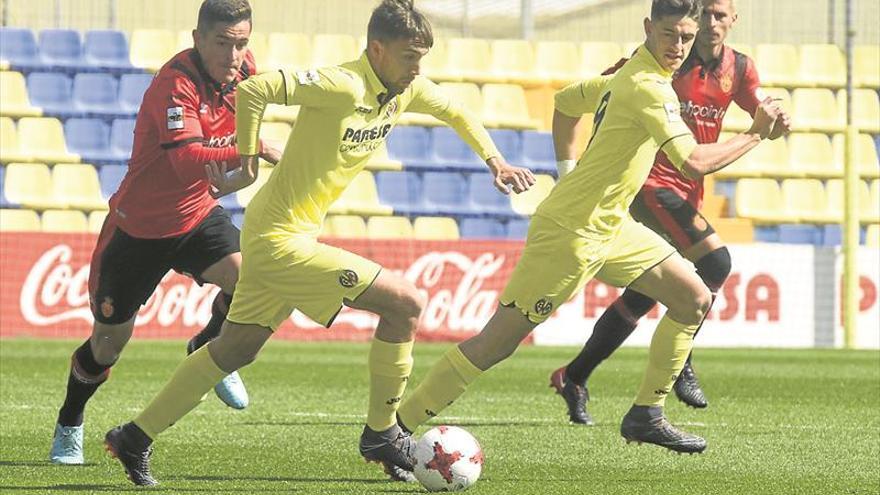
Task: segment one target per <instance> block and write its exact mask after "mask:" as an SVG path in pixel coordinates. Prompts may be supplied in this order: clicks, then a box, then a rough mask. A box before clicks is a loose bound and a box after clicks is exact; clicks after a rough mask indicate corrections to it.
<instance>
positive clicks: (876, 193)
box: [868, 179, 880, 218]
mask: <svg viewBox="0 0 880 495" xmlns="http://www.w3.org/2000/svg"><path fill="white" fill-rule="evenodd" d="M868 197H869V198H871V200H870V204H871V216H873V217H875V218H880V179H875V180H872V181H871V186H870V191H869V194H868Z"/></svg>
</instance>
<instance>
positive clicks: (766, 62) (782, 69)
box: [755, 43, 803, 87]
mask: <svg viewBox="0 0 880 495" xmlns="http://www.w3.org/2000/svg"><path fill="white" fill-rule="evenodd" d="M755 65H756V66H757V69H758V74H760V75H761V83H763V84H765V85H767V86H784V87H794V86H802V85H803V83H802V82H801V81H800V78H799V72H798V71H799V69H800V59H799V57H798V52H797V48H795V46H794V45H787V44H766V43H764V44H759V45H757V46H756V47H755Z"/></svg>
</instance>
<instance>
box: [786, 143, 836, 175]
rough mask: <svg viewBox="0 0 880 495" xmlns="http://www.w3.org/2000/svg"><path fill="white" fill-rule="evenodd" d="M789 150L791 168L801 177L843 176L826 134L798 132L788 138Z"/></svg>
mask: <svg viewBox="0 0 880 495" xmlns="http://www.w3.org/2000/svg"><path fill="white" fill-rule="evenodd" d="M788 149H789V153H790V159H789V165H790V166H789V168H790V169H791V170H793V171H795V172H797V173H798V174H799V175H800V176H801V177H812V178H817V179H828V178H833V177H840V176H841V175H842V174H843V169H842V168H839V167H838V164H837V162H836V161H835V160H834V150H833V148H832V146H831V140H829V139H828V136H826V135H825V134H818V133H801V132H796V133H794V134H792V135H791V136H789V137H788Z"/></svg>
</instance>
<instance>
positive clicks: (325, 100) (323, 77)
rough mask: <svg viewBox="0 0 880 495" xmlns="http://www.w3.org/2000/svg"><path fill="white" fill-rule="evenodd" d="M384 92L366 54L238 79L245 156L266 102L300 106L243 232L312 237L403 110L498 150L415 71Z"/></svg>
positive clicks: (486, 150)
mask: <svg viewBox="0 0 880 495" xmlns="http://www.w3.org/2000/svg"><path fill="white" fill-rule="evenodd" d="M388 95H389V90H388V89H387V88H386V87H385V86H384V85H383V84H382V82H381V80H380V79H379V77H378V76H377V75H376V73H375V71H374V70H373V68H372V66H371V65H370V62H369V60H368V59H367V56H366V53H364V54H363V55H362V56H361V57H360V58H359V59H357V60H354V61H351V62H347V63H345V64H342V65H339V66H334V67H326V68H320V69H311V70H304V71H298V72H288V71H284V70H281V71H276V72H270V73H265V74H261V75H258V76H255V77H251V78H248V79H247V80H245V81H243V82H242V83H240V84H239V85H238V89H237V96H236V98H237V101H236V118H235V122H236V132H237V139H238V150H239V152H240V153H241V154H242V155H256V154H257V153H258V152H259V137H258V136H259V125H260V119H261V118H262V115H263V112H264V110H265V108H266V105H267V104H268V103H276V104H282V105H300V107H301V108H300V112H299V116H298V117H297V120H296V124H295V125H294V126H293V130H292V131H291V134H290V137H289V138H288V141H287V146H286V148H285V150H284V154H283V156H282V158H281V160H280V161H279V162H278V164H277V165H276V166H275V169H274V170H273V171H272V176H271V177H270V178H269V180H268V181H267V182H266V184H265V185H263V187H262V188H261V189H260V191H259V192H258V193H257V194H256V196H254V198H253V199H252V200H251V202H250V203H249V204H248V207H247V210H246V213H245V222H244V231H245V232H246V233H249V232H253V233H257V234H267V233H290V234H302V235H308V236H314V237H317V236H318V234H319V232H320V230H321V224H322V223H323V220H324V216H325V215H326V213H327V210H328V209H329V208H330V205H331V204H332V203H333V202H334V201H335V200H336V199H337V198H339V196H340V195H341V194H342V192H343V190H345V188H346V186H348V185H349V183H351V181H352V180H353V179H354V177H355V176H356V175H357V174H358V172H360V171H361V170H363V168H364V166H365V165H366V163H367V162H368V161H369V159H370V156H371V155H372V154H373V152H374V151H376V150H377V149H378V148H379V147H381V146H382V144H383V142H384V141H385V139H386V137H387V136H388V134H389V133H390V132H391V129H393V128H394V125H395V124H396V123H397V121H398V120H399V119H400V115H401V114H402V113H403V112H404V111H410V112H417V113H425V114H430V115H433V116H434V117H437V118H438V119H440V120H442V121H444V122H446V123H448V124H449V125H450V126H452V128H454V129H455V130H456V132H457V133H458V134H459V136H461V137H462V139H464V140H465V142H467V144H468V145H469V146H470V147H471V149H473V150H474V151H475V152H476V153H477V154H478V155H479V156H480V158H482V159H483V160H488V159H489V158H491V157H494V156H499V153H498V150H497V149H496V148H495V145H494V143H493V142H492V139H491V138H490V137H489V134H488V132H486V129H485V128H484V127H483V126H482V124H481V123H480V122H479V121H478V120H477V119H476V118H475V117H474V116H473V115H472V114H471V113H470V112H469V111H468V110H467V109H465V108H463V107H462V106H461V105H460V104H458V102H455V101H452V100H450V99H449V98H448V97H447V96H446V94H445V93H444V92H443V91H442V90H440V88H439V87H438V86H437V85H436V84H434V83H433V82H431V81H430V80H428V79H426V78H424V77H421V76H417V77H416V78H415V79H414V80H413V82H412V83H411V84H410V85H409V87H407V88H406V90H404V91H403V92H402V93H400V94H397V95H393V96H390V97H389V96H388Z"/></svg>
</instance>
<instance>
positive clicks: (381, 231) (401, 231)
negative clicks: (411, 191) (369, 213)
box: [367, 217, 413, 239]
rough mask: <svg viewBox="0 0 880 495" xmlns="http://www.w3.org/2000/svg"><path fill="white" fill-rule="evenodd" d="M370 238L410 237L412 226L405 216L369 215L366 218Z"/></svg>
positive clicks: (411, 236)
mask: <svg viewBox="0 0 880 495" xmlns="http://www.w3.org/2000/svg"><path fill="white" fill-rule="evenodd" d="M367 237H369V238H370V239H412V238H413V226H412V223H410V221H409V219H408V218H406V217H370V219H369V220H367Z"/></svg>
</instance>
